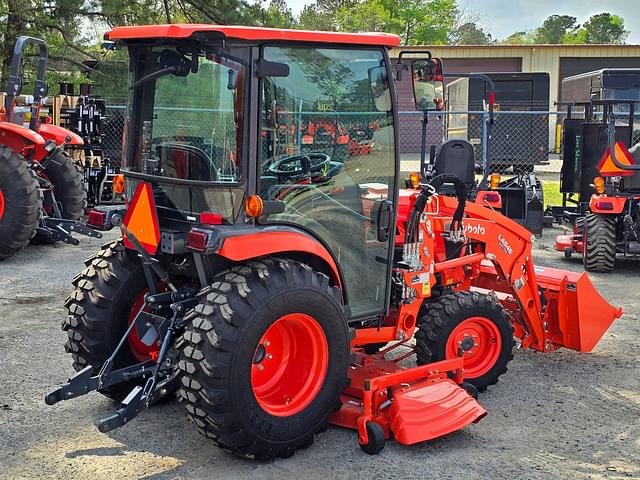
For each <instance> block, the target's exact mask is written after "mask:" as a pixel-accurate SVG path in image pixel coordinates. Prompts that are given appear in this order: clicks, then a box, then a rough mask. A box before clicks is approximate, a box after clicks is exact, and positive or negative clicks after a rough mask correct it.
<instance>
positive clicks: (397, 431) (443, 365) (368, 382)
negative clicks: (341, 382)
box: [329, 343, 487, 453]
mask: <svg viewBox="0 0 640 480" xmlns="http://www.w3.org/2000/svg"><path fill="white" fill-rule="evenodd" d="M400 345H403V343H398V344H395V345H393V346H391V347H389V348H387V349H386V350H384V351H382V352H380V353H377V354H374V355H366V354H364V353H362V352H356V353H355V360H354V362H352V364H351V367H350V370H349V378H350V380H351V384H350V385H349V386H348V387H347V388H345V389H344V391H343V393H342V395H341V397H340V401H341V403H342V406H341V408H340V410H339V411H337V412H335V413H334V414H333V415H331V417H330V420H329V421H330V422H331V423H333V424H334V425H337V426H340V427H344V428H351V429H354V430H357V431H358V440H359V442H360V445H361V446H363V449H364V450H365V451H367V450H366V448H365V446H367V445H371V444H372V442H378V443H379V442H380V439H372V438H371V436H370V435H369V434H368V432H367V424H369V423H371V422H373V423H375V424H377V425H379V426H380V427H381V428H382V432H383V433H384V438H385V439H388V438H390V437H391V435H392V434H393V436H394V438H395V440H396V441H397V442H398V443H401V444H403V445H412V444H415V443H419V442H424V441H426V440H432V439H434V438H438V437H441V436H443V435H446V434H448V433H451V432H454V431H457V430H460V429H461V428H464V427H466V426H467V425H469V424H471V423H476V422H478V421H480V420H481V419H482V418H483V417H484V416H485V415H486V414H487V411H486V410H485V409H484V408H482V406H480V404H478V402H477V401H476V400H475V399H474V396H472V395H476V394H477V392H475V391H474V389H473V387H472V386H471V385H469V384H463V382H462V369H463V359H462V357H460V358H455V359H452V360H444V361H440V362H435V363H431V364H428V365H423V366H419V367H415V368H406V367H403V366H402V365H400V362H401V361H402V360H403V359H405V358H407V356H409V355H412V354H413V351H411V352H409V353H408V354H404V355H401V356H399V357H397V358H395V359H394V360H386V359H385V354H386V353H388V352H389V351H391V350H393V349H395V348H396V347H398V346H400ZM451 377H453V379H452V378H451ZM459 384H462V386H461V385H459ZM467 389H469V390H467ZM383 447H384V442H382V445H375V446H374V450H375V451H374V452H373V453H378V452H379V451H380V450H382V448H383ZM368 453H372V452H368Z"/></svg>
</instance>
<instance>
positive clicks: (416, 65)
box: [411, 58, 444, 112]
mask: <svg viewBox="0 0 640 480" xmlns="http://www.w3.org/2000/svg"><path fill="white" fill-rule="evenodd" d="M411 74H412V75H411V77H412V78H413V95H414V97H415V102H416V109H417V110H421V111H423V112H424V111H429V110H442V109H443V108H444V82H443V79H442V61H441V60H440V59H439V58H427V59H424V60H423V59H420V60H414V61H413V62H411Z"/></svg>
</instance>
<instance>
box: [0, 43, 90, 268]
mask: <svg viewBox="0 0 640 480" xmlns="http://www.w3.org/2000/svg"><path fill="white" fill-rule="evenodd" d="M30 45H34V46H36V47H37V48H38V49H39V54H40V55H39V58H38V72H37V77H36V80H35V84H34V91H33V101H32V103H31V108H30V112H29V113H30V118H29V120H28V127H27V126H24V125H23V121H22V119H20V118H17V117H18V116H17V115H16V114H15V109H14V101H15V98H16V97H17V96H18V95H20V93H21V92H22V87H23V83H24V79H23V75H22V60H23V54H24V51H25V49H26V48H27V47H28V46H30ZM46 65H47V45H46V43H45V42H44V40H41V39H38V38H32V37H26V36H22V37H19V38H18V40H17V42H16V45H15V48H14V53H13V57H12V60H11V75H10V77H9V83H8V88H7V95H6V100H5V105H4V113H3V114H2V115H0V260H1V259H3V258H7V257H10V256H12V255H14V254H15V253H17V252H18V251H19V250H20V249H22V248H23V247H25V246H26V245H27V244H28V243H29V241H30V240H33V241H38V242H40V243H52V242H56V241H64V242H67V243H71V244H76V245H77V244H78V243H79V242H78V240H77V239H76V238H74V237H73V236H72V235H71V234H72V232H77V233H82V234H84V235H88V236H92V237H100V236H101V235H100V234H99V233H98V232H95V231H93V230H92V229H90V228H87V227H86V225H84V223H82V222H80V221H79V220H80V219H81V218H82V217H83V216H84V213H85V212H84V209H85V207H86V202H87V194H86V191H85V189H84V176H83V173H82V169H81V167H80V165H79V164H78V163H77V162H75V161H74V160H73V159H72V158H71V157H70V156H69V155H67V154H66V153H65V151H64V148H65V146H67V145H75V146H82V145H83V142H82V138H80V137H79V136H78V135H76V134H74V133H73V132H71V131H69V130H66V129H64V128H62V127H58V126H56V125H51V124H48V123H41V122H40V103H41V101H42V99H43V98H44V97H46V96H47V91H48V86H47V83H46V82H45V72H46Z"/></svg>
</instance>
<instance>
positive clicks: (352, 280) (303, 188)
mask: <svg viewBox="0 0 640 480" xmlns="http://www.w3.org/2000/svg"><path fill="white" fill-rule="evenodd" d="M107 38H108V39H109V40H111V41H114V42H116V46H117V47H118V48H122V47H126V48H128V50H129V56H130V62H131V63H130V71H131V75H132V76H131V78H132V84H131V90H130V102H129V108H128V110H127V111H128V118H127V122H126V125H127V128H126V132H125V144H124V149H125V150H124V151H125V155H124V165H123V170H122V171H123V172H124V175H125V177H126V190H127V194H128V198H129V203H128V210H127V214H126V216H125V218H124V219H119V218H113V219H112V220H113V222H115V223H116V224H120V228H121V230H122V232H123V237H122V238H121V239H120V240H117V241H114V242H112V243H110V244H108V245H105V246H104V247H103V248H102V250H100V251H99V252H98V253H97V254H95V255H94V256H93V257H91V258H90V259H89V260H87V261H86V268H85V269H84V270H83V271H82V272H81V273H80V274H79V275H78V276H77V277H76V278H75V279H74V281H73V284H74V287H75V289H74V290H73V292H72V293H71V295H70V296H69V298H68V299H67V301H66V306H67V308H68V312H69V316H68V318H67V320H66V321H65V322H64V325H63V329H64V330H65V331H66V332H67V334H68V341H67V343H66V349H67V351H68V352H69V353H70V354H71V356H72V358H73V366H74V368H75V369H76V370H77V374H76V375H75V376H73V377H72V378H71V379H70V380H69V381H68V383H66V384H64V385H62V386H61V387H59V388H57V389H55V390H53V391H52V392H50V393H49V394H48V395H46V398H45V400H46V402H47V403H48V404H50V405H52V404H55V403H57V402H59V401H61V400H69V399H72V398H75V397H78V396H80V395H84V394H86V393H88V392H91V391H94V390H97V391H98V392H100V393H102V394H103V395H106V396H108V397H110V398H113V399H116V400H119V401H121V402H122V403H121V405H120V407H119V408H118V409H117V410H116V411H115V412H114V413H113V414H112V415H110V416H108V417H106V418H104V419H102V420H101V421H100V422H99V423H98V428H99V430H100V431H102V432H107V431H110V430H112V429H114V428H117V427H120V426H122V425H124V424H126V423H127V422H129V421H131V420H132V419H133V418H134V417H135V416H136V415H137V414H138V413H139V412H141V411H142V410H144V409H146V408H148V407H149V406H151V405H153V403H154V402H156V401H158V400H159V399H161V398H162V397H166V396H168V395H170V394H172V392H174V391H176V390H177V391H178V395H179V397H180V399H181V400H182V402H183V405H184V406H185V408H186V411H187V413H188V415H189V417H190V419H191V420H192V422H193V423H195V424H196V426H197V427H198V429H199V430H200V432H201V433H202V434H203V435H205V436H206V437H208V438H210V439H211V440H212V441H213V442H214V443H216V444H217V445H219V446H220V447H221V448H224V449H226V450H228V451H231V452H233V453H235V454H238V455H242V456H246V457H252V458H273V457H287V456H290V455H292V454H293V453H294V452H295V450H296V449H298V448H304V447H307V446H309V445H311V444H312V443H313V439H314V435H315V434H316V433H318V432H320V431H322V430H323V429H324V428H326V425H327V423H332V424H335V425H339V426H342V427H346V428H351V429H355V430H356V431H357V432H358V441H359V443H360V446H361V447H362V449H363V450H364V451H365V452H367V453H370V454H373V453H378V452H380V451H381V450H382V448H383V447H384V445H385V441H386V439H388V438H390V437H392V436H393V437H394V438H395V440H396V441H397V442H400V443H402V444H414V443H417V442H422V441H425V440H429V439H433V438H436V437H439V436H442V435H445V434H447V433H450V432H452V431H455V430H458V429H461V428H464V427H466V426H468V425H469V424H471V423H475V422H477V421H479V420H480V419H481V418H482V417H483V416H484V415H485V414H486V413H487V412H486V411H485V409H484V408H483V407H482V406H481V405H480V404H479V403H478V402H477V392H478V390H482V389H484V388H485V387H487V386H488V385H491V384H493V383H495V382H496V381H497V380H498V377H499V376H500V375H502V374H503V373H504V372H505V371H506V368H507V363H508V362H509V361H510V360H511V358H512V350H513V348H514V345H515V342H516V341H517V342H518V343H519V344H520V345H521V346H522V347H523V348H530V349H534V350H537V351H540V352H550V351H553V350H556V349H558V348H561V347H565V348H571V349H574V350H578V351H590V350H591V349H593V348H594V346H595V345H596V344H597V342H598V340H599V339H600V338H601V336H602V335H603V334H604V332H605V331H606V330H607V328H608V327H609V326H610V325H611V323H612V322H613V321H614V319H615V318H617V317H619V316H620V315H621V313H622V312H621V310H620V309H618V308H614V307H612V306H611V305H609V304H608V303H607V302H606V301H605V300H604V299H603V298H602V297H601V296H600V295H599V294H598V292H597V291H596V290H595V289H594V287H593V286H592V285H591V283H590V281H589V278H588V276H587V275H586V274H577V273H572V272H565V271H561V270H556V269H542V268H537V267H534V264H533V258H532V250H531V242H532V236H531V234H530V233H529V232H528V231H527V230H526V229H524V228H523V227H522V226H520V225H518V224H517V223H515V222H513V221H511V220H509V219H508V218H506V217H504V216H502V215H500V214H499V213H496V212H495V211H493V210H492V209H490V208H487V207H484V206H482V205H481V204H479V203H475V202H474V203H470V202H468V201H467V191H466V190H467V186H466V184H465V182H464V181H461V180H460V179H459V178H458V177H457V176H455V175H452V174H451V173H448V172H446V171H445V172H443V173H440V174H438V175H436V176H435V177H434V179H433V180H431V181H430V183H429V184H424V185H420V186H419V188H417V189H412V190H402V191H401V190H400V189H399V188H398V183H399V178H398V171H399V164H400V160H399V155H398V153H399V152H398V149H397V144H398V142H397V138H398V132H397V125H398V111H397V102H396V90H395V86H394V76H395V75H396V74H397V72H399V71H401V70H402V65H397V64H394V63H392V62H391V60H390V58H389V50H390V48H393V47H397V46H398V45H399V41H400V39H399V38H398V37H397V36H395V35H388V34H379V33H378V34H346V33H329V32H309V31H299V30H297V31H292V30H277V29H264V28H250V27H235V26H219V25H164V26H138V27H117V28H114V29H113V30H111V31H110V32H109V33H108V34H107ZM427 61H428V62H432V63H431V65H432V66H433V68H434V69H435V70H437V66H438V64H439V63H438V62H435V61H433V59H427ZM422 62H423V63H422V68H425V65H424V60H422ZM427 68H428V65H427ZM437 76H438V75H433V77H434V78H433V79H431V80H433V81H434V82H437V81H441V80H438V79H437V78H435V77H437ZM423 77H424V76H423ZM327 79H330V80H331V82H327ZM423 80H424V78H423ZM427 80H429V79H427ZM363 85H365V86H368V87H369V88H363ZM328 89H334V91H335V90H339V91H340V92H341V98H342V100H341V102H342V103H338V104H336V105H335V109H336V110H338V111H351V112H353V111H357V112H358V115H359V116H361V117H362V118H363V121H370V122H375V123H376V124H377V125H378V126H379V128H378V130H377V131H376V148H375V149H374V150H372V151H371V153H370V154H369V155H366V156H358V157H354V158H352V159H351V160H350V161H348V162H338V163H341V166H340V168H337V169H336V171H335V172H334V174H333V175H332V176H331V177H330V178H327V179H326V180H325V181H322V182H312V181H308V182H302V181H301V176H302V175H304V174H305V171H306V173H307V175H308V176H311V175H312V174H313V173H312V172H310V171H308V170H309V169H311V167H312V165H311V162H310V161H309V159H308V158H306V160H305V155H303V154H302V153H300V154H299V155H300V159H299V160H300V161H299V162H298V163H297V164H296V165H295V168H294V167H291V168H290V169H281V170H279V174H278V175H277V176H276V175H270V174H269V171H267V170H264V169H263V168H262V165H264V162H265V161H266V160H267V159H264V158H260V157H261V152H267V151H269V150H268V149H266V148H261V147H262V146H261V145H260V142H263V141H268V136H267V135H263V132H264V131H273V127H274V126H273V125H272V124H271V123H270V122H271V121H270V117H272V115H269V114H268V111H267V110H268V109H271V108H272V107H273V105H276V106H281V107H282V110H286V111H294V108H297V109H298V110H299V111H304V110H305V109H312V108H313V105H316V104H317V103H318V100H319V99H321V98H325V97H326V96H327V95H328V93H327V92H328ZM420 91H421V92H422V93H421V94H422V95H425V98H421V101H422V103H424V102H426V103H427V104H429V105H437V99H436V98H431V97H429V95H431V96H433V95H434V94H435V95H437V92H441V91H442V89H441V88H432V89H427V88H423V89H421V90H420ZM429 92H431V93H429ZM434 92H435V93H434ZM426 97H429V98H426ZM365 119H366V120H365ZM370 122H368V123H370ZM176 128H180V129H181V130H183V131H185V130H186V133H185V134H184V135H183V136H181V137H180V139H178V137H177V136H176V135H175V129H176ZM298 147H299V148H300V149H301V148H302V144H299V145H298ZM262 154H263V153H262ZM230 159H232V163H233V165H229V161H230ZM443 169H444V170H446V169H445V168H444V167H443ZM288 170H289V171H290V172H291V175H290V176H287V173H286V172H287V171H288ZM223 171H224V173H223ZM436 173H437V172H436ZM443 184H448V185H449V186H450V187H451V186H452V188H453V190H454V192H455V196H447V195H444V194H439V193H438V191H439V188H440V187H441V186H442V185H443ZM120 220H122V221H120ZM400 231H402V234H401V235H400V236H399V237H398V236H397V235H396V232H400ZM413 355H415V356H416V363H417V366H416V364H415V363H412V362H410V361H409V357H411V356H413Z"/></svg>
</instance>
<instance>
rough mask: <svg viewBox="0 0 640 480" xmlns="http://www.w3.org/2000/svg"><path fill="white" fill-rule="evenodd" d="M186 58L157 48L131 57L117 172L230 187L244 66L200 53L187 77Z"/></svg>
mask: <svg viewBox="0 0 640 480" xmlns="http://www.w3.org/2000/svg"><path fill="white" fill-rule="evenodd" d="M192 55H193V53H192V52H189V51H188V50H185V51H182V50H180V49H177V48H176V49H170V48H167V47H166V46H165V47H156V48H145V49H142V51H140V52H138V54H137V55H136V56H135V58H134V60H133V79H132V84H135V85H136V87H135V88H134V89H133V91H132V98H131V101H130V103H129V115H128V117H129V122H130V124H129V125H130V128H131V131H127V133H126V137H127V142H126V143H127V155H126V156H125V162H124V167H125V168H126V169H127V170H130V171H134V172H138V173H144V174H149V175H154V176H158V177H169V178H174V179H180V180H193V181H204V182H223V183H237V182H238V181H240V177H241V169H240V143H241V140H240V139H241V138H242V137H241V135H242V132H241V122H242V118H241V112H242V97H243V84H244V67H243V66H242V64H240V63H239V62H238V61H235V60H232V59H230V58H228V57H224V56H220V55H216V54H213V53H207V52H200V53H199V54H198V58H197V71H195V72H194V71H193V70H195V68H194V62H193V60H192ZM172 69H173V70H172Z"/></svg>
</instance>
